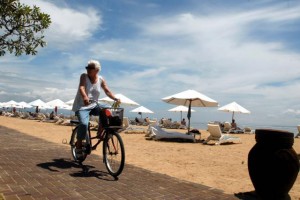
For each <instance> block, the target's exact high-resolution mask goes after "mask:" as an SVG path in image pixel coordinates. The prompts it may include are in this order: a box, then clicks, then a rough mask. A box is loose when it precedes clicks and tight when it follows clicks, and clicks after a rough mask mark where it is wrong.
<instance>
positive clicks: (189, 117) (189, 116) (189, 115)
mask: <svg viewBox="0 0 300 200" xmlns="http://www.w3.org/2000/svg"><path fill="white" fill-rule="evenodd" d="M191 104H192V100H190V104H189V110H188V115H187V117H188V119H189V124H188V134H189V133H190V125H191Z"/></svg>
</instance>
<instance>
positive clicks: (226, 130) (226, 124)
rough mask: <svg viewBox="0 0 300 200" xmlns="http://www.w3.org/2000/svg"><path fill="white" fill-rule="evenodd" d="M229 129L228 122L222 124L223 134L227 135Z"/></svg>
mask: <svg viewBox="0 0 300 200" xmlns="http://www.w3.org/2000/svg"><path fill="white" fill-rule="evenodd" d="M230 129H231V124H230V123H229V122H224V129H223V133H227V132H228V131H230Z"/></svg>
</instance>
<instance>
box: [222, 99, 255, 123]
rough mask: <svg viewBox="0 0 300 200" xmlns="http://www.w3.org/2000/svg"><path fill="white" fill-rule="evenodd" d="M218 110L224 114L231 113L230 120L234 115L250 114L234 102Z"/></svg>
mask: <svg viewBox="0 0 300 200" xmlns="http://www.w3.org/2000/svg"><path fill="white" fill-rule="evenodd" d="M218 110H221V111H224V112H232V119H233V117H234V113H245V114H250V111H249V110H247V109H246V108H244V107H242V106H241V105H239V104H238V103H236V102H235V101H234V102H232V103H229V104H227V105H225V106H222V107H221V108H219V109H218Z"/></svg>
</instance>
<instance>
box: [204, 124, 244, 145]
mask: <svg viewBox="0 0 300 200" xmlns="http://www.w3.org/2000/svg"><path fill="white" fill-rule="evenodd" d="M208 132H209V133H210V136H208V138H207V139H206V140H205V141H204V142H203V144H207V143H208V142H209V141H211V140H215V141H217V142H216V143H215V144H222V143H228V142H235V141H238V142H241V139H240V138H239V137H235V136H231V135H229V134H223V133H222V131H221V129H220V126H219V125H216V124H208Z"/></svg>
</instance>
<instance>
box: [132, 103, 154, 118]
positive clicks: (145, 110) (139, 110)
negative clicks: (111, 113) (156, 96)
mask: <svg viewBox="0 0 300 200" xmlns="http://www.w3.org/2000/svg"><path fill="white" fill-rule="evenodd" d="M130 112H136V113H141V117H142V118H143V116H142V114H143V113H153V112H152V111H151V110H149V109H148V108H145V107H144V106H140V107H137V108H135V109H133V110H131V111H130Z"/></svg>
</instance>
